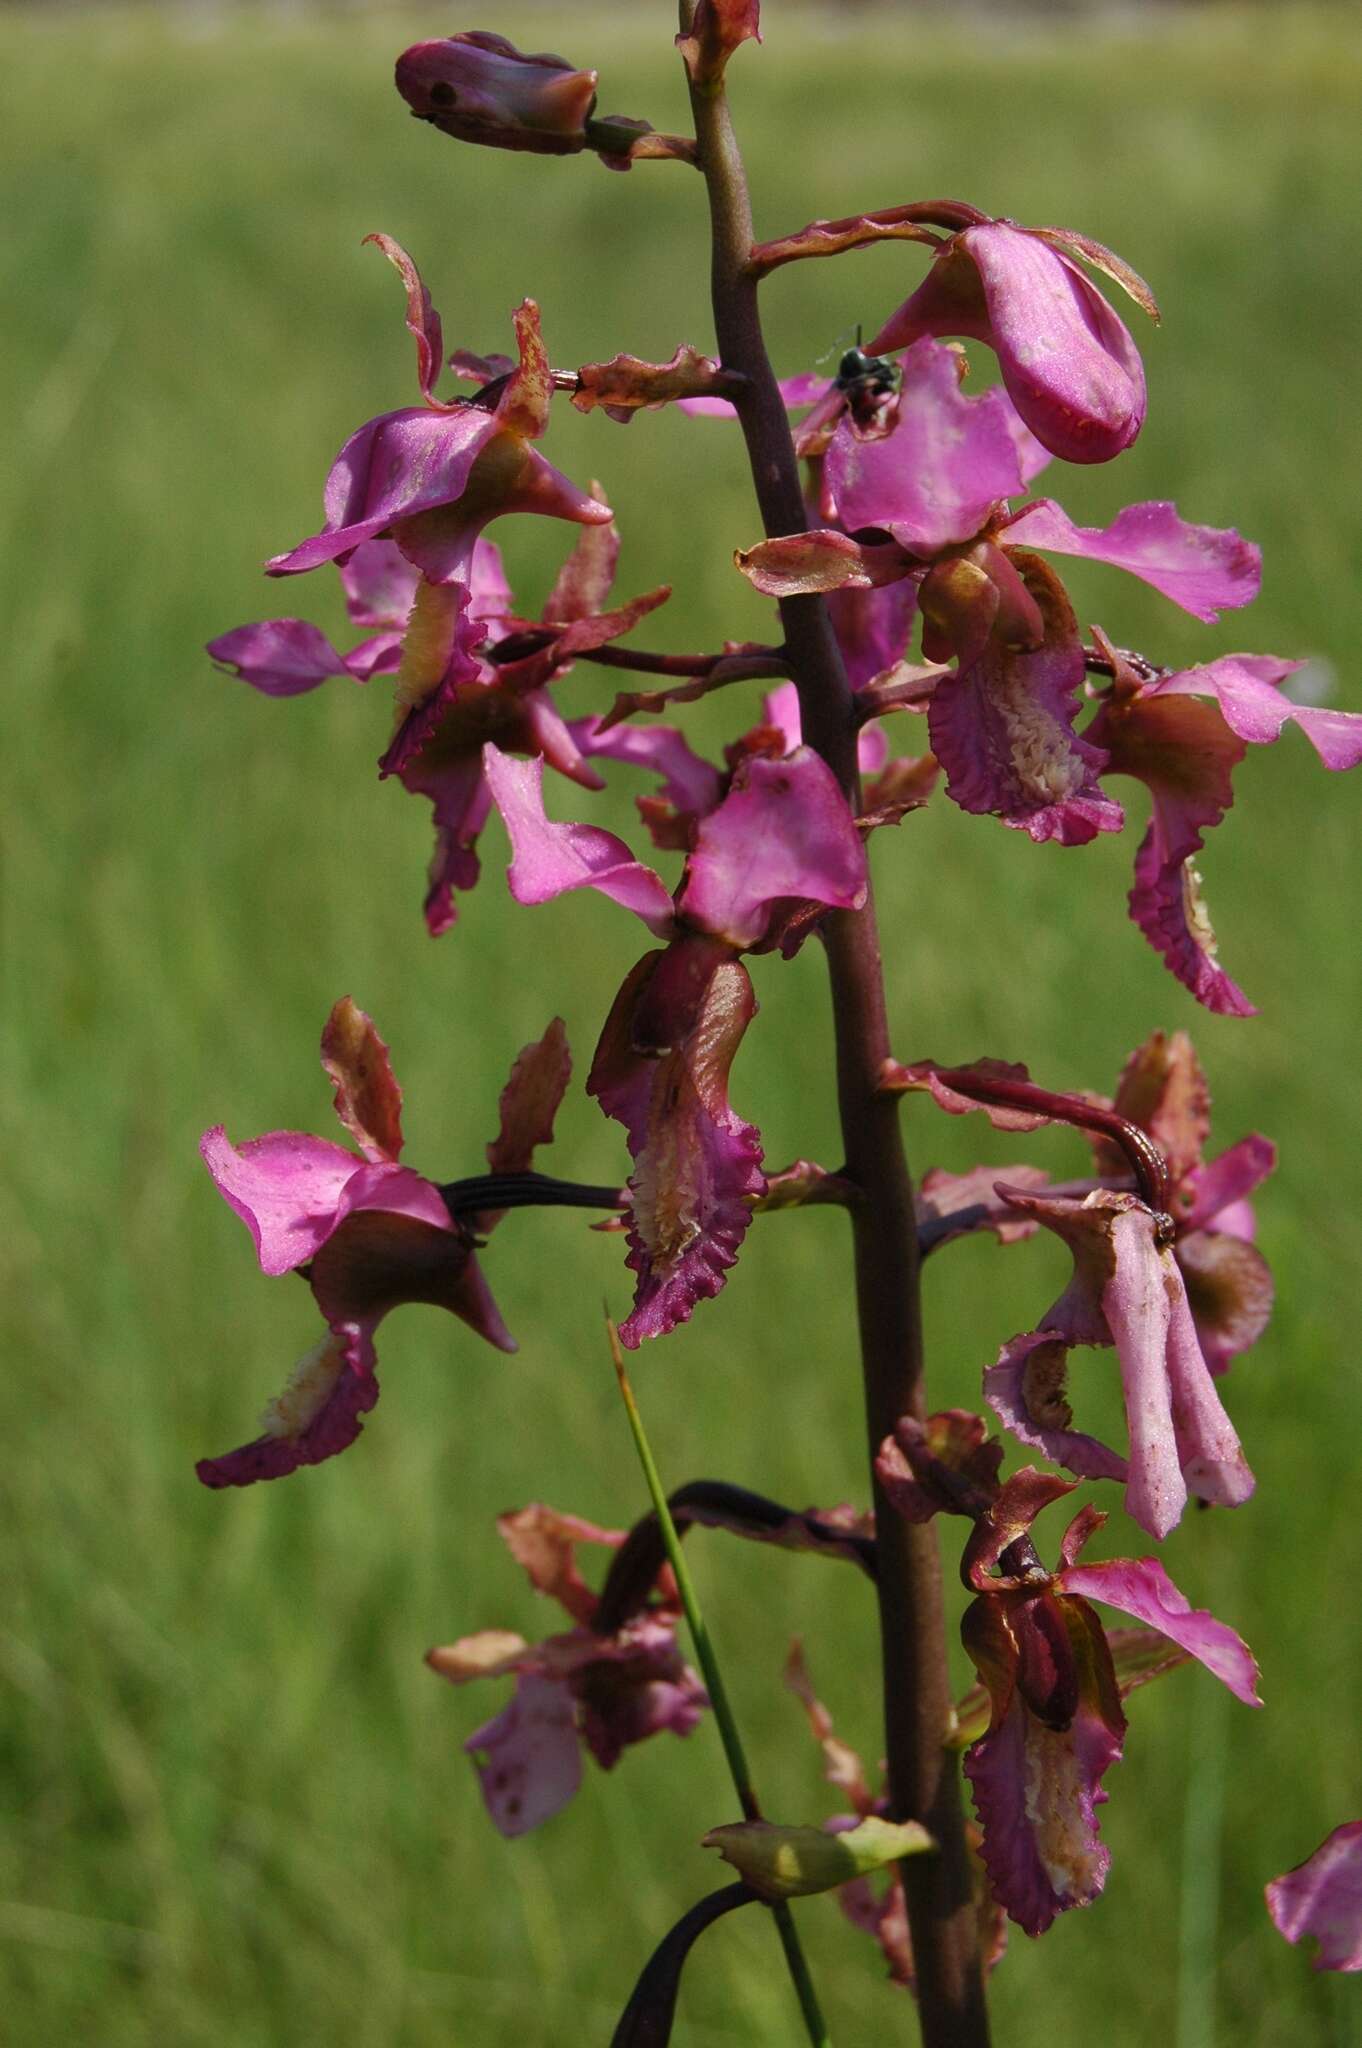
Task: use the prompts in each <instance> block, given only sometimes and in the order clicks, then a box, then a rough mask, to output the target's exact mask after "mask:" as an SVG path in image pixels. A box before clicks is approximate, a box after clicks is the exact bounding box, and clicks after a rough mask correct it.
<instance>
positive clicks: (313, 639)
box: [208, 619, 346, 697]
mask: <svg viewBox="0 0 1362 2048" xmlns="http://www.w3.org/2000/svg"><path fill="white" fill-rule="evenodd" d="M208 652H209V654H210V655H211V656H212V658H213V660H214V661H215V662H217V663H218V664H219V666H220V667H222V668H226V669H230V670H231V671H232V672H233V674H234V675H236V676H238V677H239V678H240V680H241V681H242V682H243V683H249V684H250V685H251V687H252V689H255V690H260V691H263V693H264V695H265V696H267V697H300V696H301V695H302V694H303V692H304V691H306V690H315V689H316V688H317V686H318V685H319V684H320V683H324V682H326V681H327V680H328V678H329V677H331V676H342V675H344V674H345V672H346V662H345V656H344V655H341V654H337V652H336V650H335V648H334V647H333V646H332V645H331V642H330V641H329V640H328V639H327V637H326V635H325V633H323V632H322V631H321V629H320V627H318V626H310V625H309V624H308V623H307V621H306V619H262V620H261V621H260V623H259V624H258V625H253V626H236V627H234V628H233V630H232V631H231V632H230V633H222V634H219V636H218V638H217V639H216V640H210V641H209V642H208Z"/></svg>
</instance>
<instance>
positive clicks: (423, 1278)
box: [311, 1164, 516, 1351]
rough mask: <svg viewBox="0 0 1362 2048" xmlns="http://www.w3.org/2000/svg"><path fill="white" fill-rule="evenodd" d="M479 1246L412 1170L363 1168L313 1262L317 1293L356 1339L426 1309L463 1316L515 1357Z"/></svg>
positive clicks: (336, 1324) (336, 1323) (331, 1318)
mask: <svg viewBox="0 0 1362 2048" xmlns="http://www.w3.org/2000/svg"><path fill="white" fill-rule="evenodd" d="M472 1246H473V1240H472V1239H471V1237H470V1236H469V1235H468V1234H467V1233H466V1232H465V1231H462V1230H460V1229H458V1228H457V1227H456V1226H455V1224H454V1223H453V1221H452V1220H451V1218H450V1215H449V1211H448V1209H447V1208H446V1207H445V1204H444V1200H443V1198H442V1197H441V1195H440V1191H439V1189H438V1188H436V1187H435V1186H433V1184H432V1183H431V1182H430V1181H428V1180H425V1179H424V1178H423V1177H422V1176H421V1175H420V1174H419V1173H413V1172H412V1171H411V1170H410V1168H408V1167H405V1166H392V1165H387V1164H379V1165H375V1166H362V1167H360V1169H359V1170H358V1172H357V1173H356V1174H355V1175H354V1176H353V1177H352V1179H351V1181H350V1182H349V1183H348V1185H347V1186H346V1189H345V1193H344V1195H343V1197H342V1202H341V1215H340V1217H339V1220H338V1222H337V1224H336V1227H335V1229H334V1230H333V1231H332V1232H331V1234H330V1236H329V1237H328V1238H327V1240H326V1243H325V1244H324V1245H321V1246H320V1247H319V1248H318V1250H317V1252H316V1254H315V1256H314V1257H313V1260H312V1270H311V1284H312V1292H313V1294H314V1296H315V1297H316V1301H317V1305H318V1307H319V1308H320V1309H321V1311H322V1314H323V1315H324V1316H325V1317H326V1320H327V1321H328V1323H330V1325H331V1327H332V1329H333V1330H338V1331H343V1332H345V1333H347V1334H349V1335H350V1336H351V1337H355V1336H356V1333H361V1332H363V1331H365V1330H373V1329H374V1328H376V1327H377V1325H378V1324H379V1323H380V1322H381V1321H382V1319H383V1317H384V1316H386V1315H387V1314H389V1312H390V1311H391V1310H392V1309H394V1308H399V1307H401V1305H402V1304H403V1303H404V1302H413V1301H419V1302H425V1303H427V1304H429V1306H431V1307H432V1308H442V1309H445V1310H447V1311H448V1312H449V1314H450V1315H454V1316H458V1318H459V1319H460V1321H461V1322H464V1323H466V1324H467V1325H468V1327H469V1328H470V1329H471V1330H474V1331H476V1333H477V1335H478V1336H480V1337H482V1338H483V1339H484V1340H485V1341H486V1342H487V1343H489V1344H492V1345H494V1346H495V1347H496V1348H497V1350H499V1351H514V1350H515V1349H516V1343H515V1339H514V1338H513V1337H512V1336H511V1334H510V1332H509V1330H508V1329H507V1328H506V1325H505V1323H504V1322H503V1321H502V1318H501V1311H500V1310H499V1309H498V1307H497V1305H496V1302H495V1301H494V1299H493V1297H492V1294H491V1291H490V1289H489V1288H488V1286H487V1282H486V1280H485V1279H484V1277H483V1274H482V1270H481V1268H480V1267H479V1265H478V1262H477V1259H476V1258H475V1257H474V1255H473V1249H472Z"/></svg>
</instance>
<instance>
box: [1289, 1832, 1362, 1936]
mask: <svg viewBox="0 0 1362 2048" xmlns="http://www.w3.org/2000/svg"><path fill="white" fill-rule="evenodd" d="M1267 1909H1268V1911H1269V1913H1270V1914H1271V1915H1272V1918H1273V1922H1274V1923H1275V1925H1276V1928H1277V1931H1278V1933H1279V1934H1283V1935H1285V1937H1286V1939H1287V1940H1288V1941H1301V1940H1303V1939H1305V1938H1306V1937H1311V1938H1313V1939H1314V1940H1315V1941H1317V1942H1318V1944H1319V1952H1318V1954H1317V1955H1316V1957H1315V1962H1314V1967H1315V1968H1316V1969H1317V1970H1362V1820H1350V1821H1345V1822H1344V1823H1343V1825H1342V1827H1337V1828H1335V1829H1334V1831H1333V1833H1332V1834H1331V1835H1329V1836H1327V1837H1326V1838H1325V1840H1324V1841H1323V1842H1321V1843H1320V1846H1319V1847H1318V1849H1316V1851H1315V1853H1314V1855H1313V1856H1311V1857H1309V1858H1308V1859H1307V1860H1306V1861H1305V1862H1304V1863H1300V1864H1297V1866H1296V1868H1295V1869H1294V1870H1288V1871H1287V1872H1286V1874H1285V1876H1283V1877H1274V1878H1273V1880H1272V1882H1271V1884H1270V1885H1268V1887H1267Z"/></svg>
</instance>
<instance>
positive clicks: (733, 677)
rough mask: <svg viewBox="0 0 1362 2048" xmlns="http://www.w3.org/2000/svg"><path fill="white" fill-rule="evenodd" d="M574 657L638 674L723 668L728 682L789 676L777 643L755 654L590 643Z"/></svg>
mask: <svg viewBox="0 0 1362 2048" xmlns="http://www.w3.org/2000/svg"><path fill="white" fill-rule="evenodd" d="M572 658H573V660H574V661H594V662H597V663H599V665H600V666H601V667H602V668H631V669H633V670H634V671H635V672H636V673H637V674H638V675H641V676H707V675H710V674H712V673H713V671H714V670H715V669H716V668H722V670H723V671H724V675H725V678H726V680H727V681H728V682H730V683H740V682H745V681H748V680H750V679H751V678H752V677H753V676H769V677H771V678H773V679H776V680H778V679H779V678H780V677H781V676H788V674H789V673H790V664H789V662H788V661H787V659H786V657H785V656H784V655H783V654H782V653H781V651H780V649H779V648H778V647H764V648H762V649H761V651H760V652H759V653H755V654H648V653H646V652H645V651H644V650H643V649H642V648H631V647H590V648H587V649H586V650H585V651H584V652H579V653H576V654H574V655H573V657H572Z"/></svg>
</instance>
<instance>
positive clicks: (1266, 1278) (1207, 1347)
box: [1173, 1203, 1273, 1375]
mask: <svg viewBox="0 0 1362 2048" xmlns="http://www.w3.org/2000/svg"><path fill="white" fill-rule="evenodd" d="M1244 1207H1245V1208H1247V1207H1248V1205H1247V1203H1245V1204H1244ZM1225 1214H1226V1215H1227V1216H1233V1214H1234V1212H1233V1211H1231V1210H1226V1212H1225ZM1173 1256H1174V1257H1175V1258H1176V1260H1177V1262H1178V1268H1179V1270H1180V1272H1181V1274H1182V1278H1183V1283H1184V1285H1185V1286H1186V1289H1187V1302H1188V1306H1189V1307H1190V1309H1191V1311H1192V1321H1193V1322H1194V1324H1195V1325H1196V1337H1197V1343H1198V1344H1199V1345H1200V1347H1201V1355H1202V1357H1203V1358H1204V1359H1205V1361H1206V1365H1207V1367H1208V1368H1209V1370H1210V1371H1211V1372H1212V1373H1215V1374H1217V1375H1218V1374H1220V1373H1222V1372H1226V1371H1227V1370H1228V1369H1229V1366H1230V1364H1231V1361H1232V1360H1234V1359H1235V1358H1237V1357H1238V1356H1239V1353H1240V1352H1241V1351H1247V1350H1248V1349H1249V1347H1250V1345H1253V1344H1256V1343H1257V1341H1258V1339H1259V1338H1260V1337H1261V1336H1262V1334H1263V1331H1264V1330H1265V1329H1266V1328H1267V1326H1268V1323H1269V1321H1270V1320H1271V1316H1272V1300H1273V1284H1272V1273H1271V1271H1270V1269H1269V1267H1268V1264H1267V1261H1266V1259H1264V1257H1263V1255H1262V1253H1261V1252H1259V1251H1257V1250H1256V1249H1255V1248H1254V1246H1253V1245H1252V1244H1250V1243H1249V1242H1248V1239H1247V1237H1246V1236H1235V1235H1232V1234H1231V1233H1230V1232H1229V1231H1227V1230H1223V1229H1221V1230H1192V1231H1188V1232H1187V1233H1186V1234H1185V1235H1181V1236H1179V1238H1178V1241H1177V1243H1176V1245H1175V1246H1174V1248H1173Z"/></svg>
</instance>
